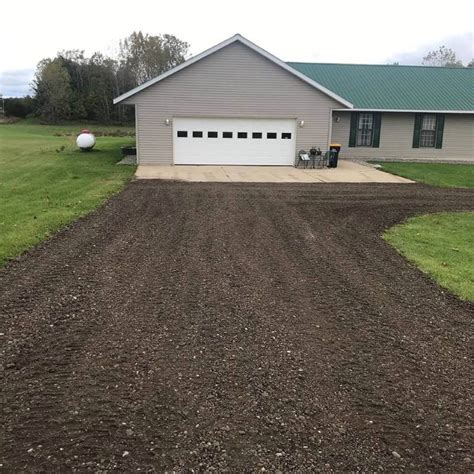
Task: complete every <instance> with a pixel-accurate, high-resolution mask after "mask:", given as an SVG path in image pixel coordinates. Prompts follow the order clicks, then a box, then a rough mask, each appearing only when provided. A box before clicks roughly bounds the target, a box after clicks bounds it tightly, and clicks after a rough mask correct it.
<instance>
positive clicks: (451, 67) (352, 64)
mask: <svg viewBox="0 0 474 474" xmlns="http://www.w3.org/2000/svg"><path fill="white" fill-rule="evenodd" d="M287 63H288V64H315V65H321V66H371V67H403V68H405V67H406V68H421V69H457V70H459V71H463V70H468V71H474V68H472V67H466V66H463V67H457V66H424V65H422V64H366V63H329V62H323V63H318V62H309V61H287Z"/></svg>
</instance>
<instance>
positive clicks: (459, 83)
mask: <svg viewBox="0 0 474 474" xmlns="http://www.w3.org/2000/svg"><path fill="white" fill-rule="evenodd" d="M288 64H289V65H290V66H291V67H293V68H294V69H296V70H297V71H299V72H301V73H303V74H304V75H306V76H308V77H309V78H311V79H313V80H314V81H316V82H319V83H320V84H321V85H323V86H324V87H326V88H327V89H329V90H331V91H332V92H334V93H336V94H337V95H339V96H341V97H343V98H344V99H346V100H348V101H349V102H351V103H352V104H353V105H354V108H357V109H374V110H376V109H385V110H387V109H388V110H391V109H396V110H439V111H441V110H446V111H448V110H453V111H454V110H459V111H474V69H472V68H451V67H428V66H392V65H366V64H323V63H294V62H289V63H288Z"/></svg>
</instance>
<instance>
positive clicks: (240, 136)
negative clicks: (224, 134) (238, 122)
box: [237, 132, 247, 138]
mask: <svg viewBox="0 0 474 474" xmlns="http://www.w3.org/2000/svg"><path fill="white" fill-rule="evenodd" d="M237 138H247V132H237Z"/></svg>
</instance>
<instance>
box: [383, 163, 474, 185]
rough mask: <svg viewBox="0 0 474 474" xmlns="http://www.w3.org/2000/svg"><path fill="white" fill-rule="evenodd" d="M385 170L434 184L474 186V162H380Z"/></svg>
mask: <svg viewBox="0 0 474 474" xmlns="http://www.w3.org/2000/svg"><path fill="white" fill-rule="evenodd" d="M378 164H379V165H381V166H382V170H383V171H388V172H389V173H392V174H396V175H398V176H403V177H404V178H408V179H412V180H414V181H419V182H420V183H426V184H431V185H433V186H442V187H452V188H474V164H473V165H456V164H444V163H400V162H396V163H395V162H393V163H392V162H382V163H381V162H379V163H378Z"/></svg>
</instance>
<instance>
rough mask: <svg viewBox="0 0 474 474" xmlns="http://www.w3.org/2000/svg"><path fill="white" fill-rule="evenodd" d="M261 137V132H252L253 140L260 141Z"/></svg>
mask: <svg viewBox="0 0 474 474" xmlns="http://www.w3.org/2000/svg"><path fill="white" fill-rule="evenodd" d="M262 137H263V134H262V132H253V133H252V138H254V139H261V138H262Z"/></svg>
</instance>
